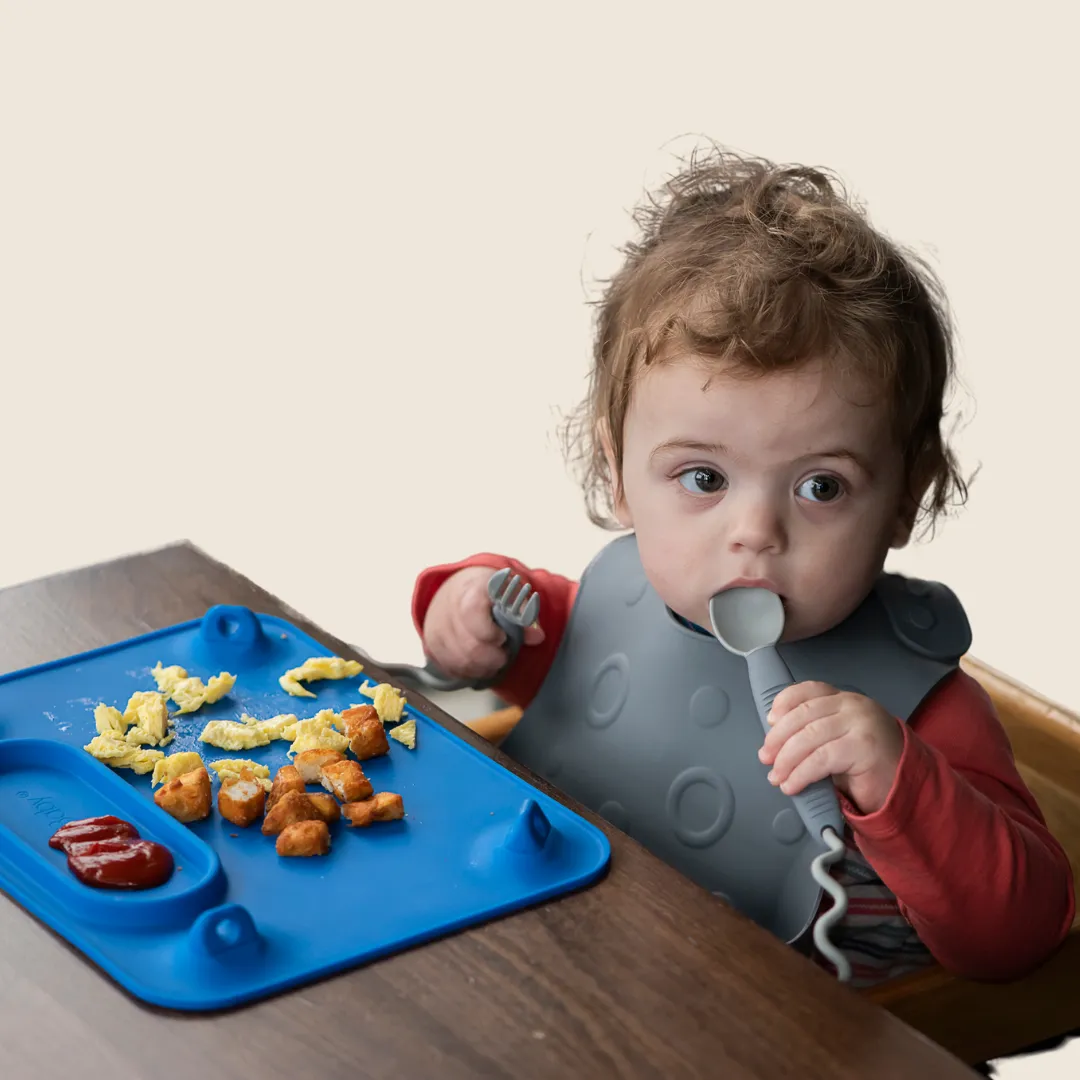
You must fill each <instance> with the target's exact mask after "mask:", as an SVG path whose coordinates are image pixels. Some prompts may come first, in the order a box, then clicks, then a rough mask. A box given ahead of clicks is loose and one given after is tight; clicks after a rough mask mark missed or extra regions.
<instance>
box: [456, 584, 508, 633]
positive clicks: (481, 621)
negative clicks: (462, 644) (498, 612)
mask: <svg viewBox="0 0 1080 1080" xmlns="http://www.w3.org/2000/svg"><path fill="white" fill-rule="evenodd" d="M456 622H457V624H458V628H459V632H460V633H462V634H463V635H467V636H469V637H473V638H475V639H476V640H477V641H482V642H484V643H485V644H488V645H501V644H502V643H503V642H504V641H505V640H506V635H505V634H504V633H503V632H502V630H501V629H500V627H499V624H498V623H497V622H495V619H494V617H493V616H492V614H491V601H490V600H489V599H488V596H487V593H486V592H483V591H481V590H478V589H477V590H472V591H470V592H467V593H466V594H465V595H464V596H463V597H462V598H461V605H460V607H459V608H458V610H457V619H456Z"/></svg>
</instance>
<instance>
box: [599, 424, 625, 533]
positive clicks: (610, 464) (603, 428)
mask: <svg viewBox="0 0 1080 1080" xmlns="http://www.w3.org/2000/svg"><path fill="white" fill-rule="evenodd" d="M596 434H597V438H598V439H599V440H600V446H601V447H602V449H603V451H604V460H605V461H606V462H607V473H608V482H609V483H610V485H611V507H612V509H613V510H614V511H615V520H616V521H618V523H619V524H620V525H621V526H622V527H623V528H624V529H632V528H633V527H634V522H633V519H632V518H631V516H630V507H629V506H628V505H627V503H626V493H625V492H624V490H623V484H622V474H621V473H620V472H619V468H618V464H617V463H616V461H615V448H614V447H613V446H612V442H611V429H610V428H609V427H608V423H607V421H606V420H599V421H597V425H596Z"/></svg>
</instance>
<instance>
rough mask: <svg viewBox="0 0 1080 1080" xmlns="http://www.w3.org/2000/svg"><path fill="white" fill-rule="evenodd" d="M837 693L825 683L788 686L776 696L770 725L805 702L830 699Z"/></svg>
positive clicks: (770, 711)
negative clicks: (821, 698) (824, 698)
mask: <svg viewBox="0 0 1080 1080" xmlns="http://www.w3.org/2000/svg"><path fill="white" fill-rule="evenodd" d="M835 693H836V690H835V688H834V687H832V686H830V685H829V684H828V683H823V682H801V683H795V685H794V686H788V687H786V688H785V689H783V690H781V691H780V693H779V694H777V695H776V700H775V701H774V702H773V704H772V709H770V710H769V723H770V724H775V723H776V722H777V721H778V720H780V718H781V717H783V716H785V715H786V714H787V713H789V712H791V710H792V709H796V708H798V707H799V706H800V705H802V704H803V703H804V702H807V701H812V700H813V699H814V698H820V697H828V696H829V695H831V694H835Z"/></svg>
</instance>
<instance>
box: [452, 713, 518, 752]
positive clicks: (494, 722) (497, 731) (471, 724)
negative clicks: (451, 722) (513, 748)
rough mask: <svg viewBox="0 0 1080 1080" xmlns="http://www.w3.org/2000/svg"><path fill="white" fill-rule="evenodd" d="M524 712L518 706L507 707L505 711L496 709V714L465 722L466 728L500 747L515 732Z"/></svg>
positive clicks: (488, 714)
mask: <svg viewBox="0 0 1080 1080" xmlns="http://www.w3.org/2000/svg"><path fill="white" fill-rule="evenodd" d="M521 716H522V711H521V709H519V708H518V707H517V706H516V705H510V706H507V708H505V709H496V710H495V712H490V713H487V714H486V715H485V716H477V717H475V718H474V719H472V720H466V721H464V723H465V726H466V727H468V728H471V729H472V730H473V731H475V732H476V734H477V735H479V736H480V738H482V739H487V741H488V742H489V743H494V744H495V745H496V746H498V745H499V743H501V742H502V741H503V739H505V738H506V736H507V735H509V734H510V732H511V731H513V730H514V727H515V725H516V724H517V722H518V721H519V720H520V719H521Z"/></svg>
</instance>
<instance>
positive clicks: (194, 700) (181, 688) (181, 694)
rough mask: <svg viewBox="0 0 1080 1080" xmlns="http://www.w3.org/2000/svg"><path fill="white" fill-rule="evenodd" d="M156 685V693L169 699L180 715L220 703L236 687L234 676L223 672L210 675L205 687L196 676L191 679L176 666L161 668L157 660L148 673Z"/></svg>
mask: <svg viewBox="0 0 1080 1080" xmlns="http://www.w3.org/2000/svg"><path fill="white" fill-rule="evenodd" d="M150 674H151V675H153V676H154V682H156V683H157V688H158V691H159V692H160V693H162V694H164V695H165V697H167V698H171V699H172V700H173V701H174V702H175V703H176V705H177V706H178V707H179V711H180V712H182V713H193V712H195V710H196V709H200V708H202V706H203V705H213V704H214V702H216V701H220V700H221V699H222V698H223V697H224V696H225V695H226V694H227V693H229V691H230V690H232V688H233V687H234V686H235V685H236V676H235V675H230V674H229V673H228V672H227V671H223V672H222V673H221V674H220V675H212V676H211V677H210V682H209V684H207V685H204V684H203V681H202V679H200V678H199V677H198V676H197V675H193V676H191V677H189V676H188V673H187V672H186V671H185V670H184V669H183V668H182V667H179V666H178V665H176V664H174V665H173V666H172V667H162V666H161V661H160V660H159V661H158V662H157V664H156V665H155V666H154V668H153V670H152V671H151V672H150Z"/></svg>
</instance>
